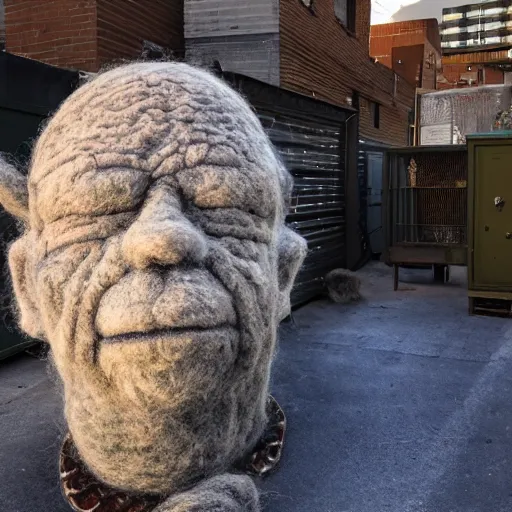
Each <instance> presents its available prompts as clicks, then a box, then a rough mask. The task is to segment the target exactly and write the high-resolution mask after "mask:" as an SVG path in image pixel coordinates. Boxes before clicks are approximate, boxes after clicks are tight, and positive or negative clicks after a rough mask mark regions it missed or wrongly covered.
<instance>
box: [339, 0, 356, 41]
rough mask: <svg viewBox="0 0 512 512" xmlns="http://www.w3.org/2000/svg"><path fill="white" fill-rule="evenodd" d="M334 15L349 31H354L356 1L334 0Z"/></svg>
mask: <svg viewBox="0 0 512 512" xmlns="http://www.w3.org/2000/svg"><path fill="white" fill-rule="evenodd" d="M334 14H335V15H336V18H338V21H339V22H340V23H341V24H342V25H343V26H344V27H345V28H346V29H347V30H348V31H349V32H354V33H355V31H356V0H334Z"/></svg>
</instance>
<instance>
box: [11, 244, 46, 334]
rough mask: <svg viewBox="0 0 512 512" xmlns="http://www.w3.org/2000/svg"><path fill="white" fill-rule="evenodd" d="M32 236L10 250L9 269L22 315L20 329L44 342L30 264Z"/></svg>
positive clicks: (13, 245)
mask: <svg viewBox="0 0 512 512" xmlns="http://www.w3.org/2000/svg"><path fill="white" fill-rule="evenodd" d="M29 237H30V234H27V235H24V236H22V237H21V238H19V239H18V240H16V242H14V243H13V244H12V245H11V248H10V249H9V268H10V270H11V275H12V281H13V287H14V295H15V297H16V302H17V304H18V309H19V313H20V319H19V323H20V327H21V329H22V331H24V332H26V333H27V334H28V335H29V336H31V337H32V338H37V339H40V340H44V338H45V335H44V329H43V322H42V321H41V315H40V313H39V308H38V306H37V303H36V302H35V301H34V299H33V298H34V297H35V295H36V290H35V283H34V279H33V278H32V275H33V274H32V270H33V267H32V265H31V264H30V260H29V257H30V254H31V253H30V246H32V244H30V243H29V242H30V238H29Z"/></svg>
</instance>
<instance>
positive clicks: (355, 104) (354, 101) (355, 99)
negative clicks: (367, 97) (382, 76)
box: [352, 91, 359, 110]
mask: <svg viewBox="0 0 512 512" xmlns="http://www.w3.org/2000/svg"><path fill="white" fill-rule="evenodd" d="M352 107H353V108H355V109H356V110H359V93H358V92H357V91H352Z"/></svg>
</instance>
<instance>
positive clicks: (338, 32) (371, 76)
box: [279, 0, 414, 145]
mask: <svg viewBox="0 0 512 512" xmlns="http://www.w3.org/2000/svg"><path fill="white" fill-rule="evenodd" d="M304 3H305V2H303V1H302V0H301V1H297V0H281V2H280V22H279V27H280V41H281V42H280V52H281V65H280V70H281V86H282V87H285V88H287V89H292V90H296V91H299V92H302V93H305V94H310V95H314V96H316V97H317V98H322V99H324V100H326V101H329V102H331V103H336V104H338V105H344V104H347V103H350V100H351V99H352V102H353V103H354V102H355V103H354V106H359V110H360V133H361V135H362V136H363V137H365V138H368V139H372V140H374V141H378V142H383V143H387V144H396V145H407V144H408V142H409V123H410V117H409V116H410V113H411V112H412V109H413V105H414V87H413V86H411V85H410V84H408V83H407V82H406V81H405V80H403V79H402V78H401V77H400V76H398V75H397V74H395V73H394V72H393V71H392V70H390V69H388V68H387V67H386V66H384V65H383V64H380V63H375V62H374V61H373V60H372V59H371V58H370V54H369V43H370V38H369V36H370V14H371V0H357V1H356V0H352V1H350V0H348V1H347V0H345V1H341V2H338V0H316V1H313V2H311V7H309V8H306V7H305V5H303V4H304ZM339 5H346V6H347V11H346V14H345V16H343V15H342V16H340V15H339V14H338V13H339ZM344 17H345V19H343V18H344ZM357 104H358V105H357Z"/></svg>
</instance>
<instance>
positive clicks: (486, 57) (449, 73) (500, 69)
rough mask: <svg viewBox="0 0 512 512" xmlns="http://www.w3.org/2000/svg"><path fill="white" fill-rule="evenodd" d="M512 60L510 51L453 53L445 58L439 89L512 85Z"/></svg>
mask: <svg viewBox="0 0 512 512" xmlns="http://www.w3.org/2000/svg"><path fill="white" fill-rule="evenodd" d="M511 70H512V59H511V52H510V51H509V49H507V48H505V49H500V48H497V49H495V50H485V51H472V52H462V53H451V54H448V55H444V56H443V76H444V80H443V81H440V82H439V84H438V86H439V89H455V88H464V87H477V86H479V85H501V84H505V83H508V84H510V83H511V80H510V78H511V73H510V71H511Z"/></svg>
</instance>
